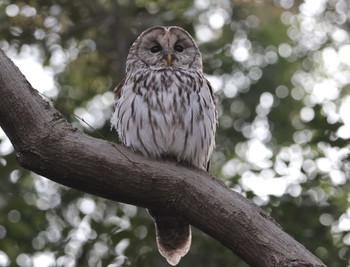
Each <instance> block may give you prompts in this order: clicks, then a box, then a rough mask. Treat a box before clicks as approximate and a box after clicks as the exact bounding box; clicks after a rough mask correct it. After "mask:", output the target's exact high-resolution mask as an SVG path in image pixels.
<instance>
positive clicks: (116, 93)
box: [113, 78, 126, 101]
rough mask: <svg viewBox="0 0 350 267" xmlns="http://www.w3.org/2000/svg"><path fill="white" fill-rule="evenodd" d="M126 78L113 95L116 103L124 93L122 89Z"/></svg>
mask: <svg viewBox="0 0 350 267" xmlns="http://www.w3.org/2000/svg"><path fill="white" fill-rule="evenodd" d="M125 80H126V78H124V79H123V80H122V81H121V82H120V83H119V84H118V85H117V87H116V88H115V89H114V91H113V93H114V101H117V100H118V99H119V97H120V94H121V92H122V88H123V86H124V83H125Z"/></svg>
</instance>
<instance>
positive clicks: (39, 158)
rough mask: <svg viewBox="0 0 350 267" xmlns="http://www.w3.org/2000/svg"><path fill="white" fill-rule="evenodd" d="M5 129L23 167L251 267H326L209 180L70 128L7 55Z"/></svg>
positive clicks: (2, 104)
mask: <svg viewBox="0 0 350 267" xmlns="http://www.w3.org/2000/svg"><path fill="white" fill-rule="evenodd" d="M0 66H1V67H0V95H1V97H0V126H1V127H2V128H3V130H4V131H5V133H6V134H7V136H8V137H9V138H10V140H11V142H12V144H13V146H14V148H15V150H16V154H17V159H18V162H19V164H20V165H21V166H23V167H24V168H26V169H29V170H31V171H33V172H35V173H37V174H40V175H42V176H45V177H47V178H48V179H50V180H53V181H55V182H57V183H60V184H63V185H66V186H69V187H72V188H75V189H78V190H81V191H84V192H88V193H90V194H94V195H97V196H100V197H104V198H108V199H111V200H115V201H120V202H125V203H129V204H133V205H137V206H141V207H145V208H148V209H152V210H166V209H169V210H171V211H173V212H174V214H178V215H179V216H182V217H184V218H185V219H186V220H188V221H189V222H190V223H191V224H192V225H194V226H195V227H197V228H199V229H201V230H202V231H204V232H205V233H207V234H209V235H210V236H212V237H213V238H215V239H217V240H218V241H220V242H221V243H222V244H223V245H225V246H226V247H228V248H229V249H231V250H232V251H233V252H234V253H236V254H237V255H238V256H239V257H240V258H242V259H243V260H244V261H246V262H247V263H248V264H250V265H251V266H261V267H263V266H266V267H273V266H278V267H281V266H325V265H324V264H323V263H322V262H321V261H320V260H319V259H317V258H316V257H315V256H314V255H313V254H312V253H310V252H309V251H308V250H307V249H306V248H305V247H303V246H302V245H301V244H299V243H298V242H297V241H295V240H294V239H293V238H292V237H291V236H289V235H288V234H287V233H285V232H284V231H283V229H282V228H281V227H280V226H279V225H278V224H277V223H276V222H274V220H273V219H272V218H271V217H270V216H269V215H267V214H266V213H265V212H264V211H263V210H262V209H260V208H259V207H258V206H256V205H255V204H254V203H252V202H251V201H249V200H247V199H246V198H244V197H243V196H241V195H240V194H238V193H236V192H234V191H232V190H231V189H229V188H227V187H226V186H225V185H224V183H222V182H221V181H219V180H218V179H217V178H215V177H212V176H210V175H209V174H208V173H206V172H204V171H201V170H198V169H194V168H191V167H184V166H177V165H176V163H175V162H164V161H161V160H152V159H148V158H145V157H143V156H141V155H138V154H136V153H133V152H132V151H131V150H129V149H127V148H125V147H122V146H120V145H116V144H113V143H111V142H108V141H105V140H100V139H96V138H93V137H90V136H88V135H86V134H84V133H82V132H80V131H79V130H77V129H76V128H74V127H73V126H72V125H70V124H69V123H67V121H66V120H65V119H64V118H63V116H62V115H61V114H60V113H59V112H58V111H57V110H55V109H54V108H52V107H51V106H50V104H49V103H48V102H46V101H44V100H43V99H42V97H41V96H40V95H39V94H38V92H37V91H36V90H35V89H33V88H32V87H31V85H30V84H29V83H28V82H27V81H26V79H25V77H24V76H23V75H22V74H21V73H20V71H19V70H18V68H17V67H16V66H15V65H14V64H13V63H12V61H11V60H9V59H8V58H7V57H6V56H5V54H4V53H3V52H2V51H0Z"/></svg>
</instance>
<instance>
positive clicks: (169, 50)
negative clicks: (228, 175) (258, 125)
mask: <svg viewBox="0 0 350 267" xmlns="http://www.w3.org/2000/svg"><path fill="white" fill-rule="evenodd" d="M114 93H115V100H116V102H115V112H114V114H113V116H112V118H111V124H112V127H114V128H115V129H116V130H117V132H118V136H119V140H120V141H121V143H122V144H123V145H124V146H127V147H129V148H131V149H132V150H134V151H135V152H139V153H141V154H142V155H144V156H147V157H151V158H175V159H176V160H177V161H179V162H185V163H187V164H188V165H192V166H194V167H197V168H200V169H203V170H207V168H208V164H209V159H210V156H211V154H212V152H213V149H214V145H215V131H216V124H217V111H216V105H215V99H214V94H213V90H212V87H211V85H210V83H209V81H208V80H207V79H206V78H205V77H204V76H203V70H202V56H201V53H200V51H199V49H198V47H197V45H196V43H195V41H194V40H193V38H192V37H191V35H190V34H189V33H188V32H186V31H185V30H184V29H182V28H180V27H176V26H171V27H161V26H158V27H153V28H150V29H148V30H145V31H144V32H143V33H141V35H140V36H139V37H138V38H137V39H136V41H135V42H134V43H133V45H132V46H131V48H130V51H129V54H128V57H127V62H126V75H125V78H124V80H123V81H122V82H121V83H120V84H119V85H118V86H117V88H116V89H115V91H114ZM149 213H150V214H151V215H152V217H153V219H154V222H155V228H156V241H157V247H158V250H159V252H160V254H161V255H162V256H164V257H165V258H166V260H167V261H168V262H169V264H171V265H176V264H177V263H178V262H179V261H180V259H181V257H183V256H184V255H185V254H186V253H187V252H188V251H189V249H190V246H191V228H190V225H189V223H188V222H187V221H186V220H185V219H183V218H181V217H178V216H177V215H176V214H174V213H173V212H172V211H171V210H167V211H162V212H160V211H155V210H150V211H149Z"/></svg>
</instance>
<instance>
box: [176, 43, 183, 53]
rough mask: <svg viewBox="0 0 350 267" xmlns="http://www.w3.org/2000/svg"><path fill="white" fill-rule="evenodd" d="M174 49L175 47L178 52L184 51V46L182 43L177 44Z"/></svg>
mask: <svg viewBox="0 0 350 267" xmlns="http://www.w3.org/2000/svg"><path fill="white" fill-rule="evenodd" d="M174 49H175V51H176V52H179V53H181V52H182V51H184V47H183V46H182V45H175V46H174Z"/></svg>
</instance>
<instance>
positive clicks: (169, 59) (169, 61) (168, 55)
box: [166, 52, 173, 65]
mask: <svg viewBox="0 0 350 267" xmlns="http://www.w3.org/2000/svg"><path fill="white" fill-rule="evenodd" d="M166 62H167V63H168V65H171V63H172V62H173V56H172V54H171V53H170V52H168V54H167V57H166Z"/></svg>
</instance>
